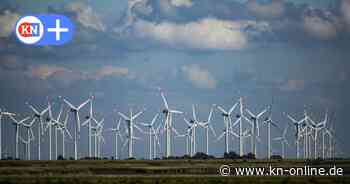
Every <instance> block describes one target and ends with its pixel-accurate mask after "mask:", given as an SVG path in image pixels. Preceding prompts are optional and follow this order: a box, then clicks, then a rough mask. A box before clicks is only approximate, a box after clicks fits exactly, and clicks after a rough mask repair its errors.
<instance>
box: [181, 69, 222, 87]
mask: <svg viewBox="0 0 350 184" xmlns="http://www.w3.org/2000/svg"><path fill="white" fill-rule="evenodd" d="M181 70H182V72H183V74H184V76H185V78H186V79H187V80H189V81H190V82H191V83H192V84H193V85H194V86H195V87H197V88H203V89H214V88H216V80H215V78H214V77H213V76H212V75H211V73H209V71H208V70H206V69H203V68H201V67H200V66H198V65H186V66H183V67H182V68H181Z"/></svg>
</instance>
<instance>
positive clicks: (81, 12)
mask: <svg viewBox="0 0 350 184" xmlns="http://www.w3.org/2000/svg"><path fill="white" fill-rule="evenodd" d="M65 9H66V10H67V11H69V12H74V13H75V14H76V16H77V17H76V18H77V21H78V22H79V23H81V24H82V25H83V26H85V27H87V28H91V29H94V30H96V31H105V29H106V28H105V25H104V24H103V22H102V20H101V18H100V17H99V16H98V15H97V14H96V12H94V11H93V10H92V8H91V7H90V6H88V5H86V4H83V3H80V2H73V3H69V4H68V5H67V6H66V7H65Z"/></svg>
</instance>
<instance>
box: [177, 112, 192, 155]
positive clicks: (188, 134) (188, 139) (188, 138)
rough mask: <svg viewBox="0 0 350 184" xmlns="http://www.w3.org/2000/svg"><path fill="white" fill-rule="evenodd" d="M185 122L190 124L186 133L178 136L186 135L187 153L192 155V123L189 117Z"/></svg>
mask: <svg viewBox="0 0 350 184" xmlns="http://www.w3.org/2000/svg"><path fill="white" fill-rule="evenodd" d="M185 122H186V123H187V125H188V127H187V129H186V133H185V134H180V135H178V136H177V137H185V146H186V155H188V156H192V125H191V123H190V122H189V121H188V120H187V119H185Z"/></svg>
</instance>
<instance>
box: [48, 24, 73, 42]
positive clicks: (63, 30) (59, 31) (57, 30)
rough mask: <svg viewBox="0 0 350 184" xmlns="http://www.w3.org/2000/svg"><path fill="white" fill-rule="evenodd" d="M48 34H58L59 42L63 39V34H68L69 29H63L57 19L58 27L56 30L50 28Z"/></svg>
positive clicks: (57, 39)
mask: <svg viewBox="0 0 350 184" xmlns="http://www.w3.org/2000/svg"><path fill="white" fill-rule="evenodd" d="M47 31H48V32H55V33H56V41H59V40H60V39H61V32H68V31H69V29H68V28H61V25H60V20H59V19H56V27H55V28H48V29H47Z"/></svg>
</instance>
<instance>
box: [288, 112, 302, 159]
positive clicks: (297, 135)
mask: <svg viewBox="0 0 350 184" xmlns="http://www.w3.org/2000/svg"><path fill="white" fill-rule="evenodd" d="M285 114H286V113H285ZM286 116H287V118H288V119H290V120H291V121H292V125H293V126H294V127H295V130H296V133H295V143H296V153H297V159H299V157H300V156H299V140H300V128H301V126H302V125H303V124H304V123H305V120H306V117H304V118H303V119H301V120H299V121H297V120H295V119H294V118H293V117H292V116H290V115H289V114H286Z"/></svg>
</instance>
